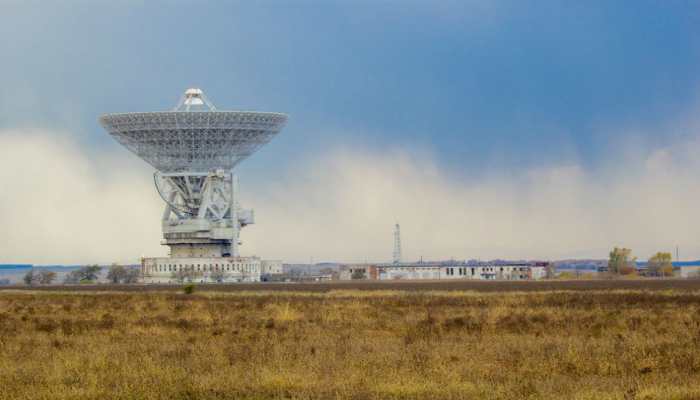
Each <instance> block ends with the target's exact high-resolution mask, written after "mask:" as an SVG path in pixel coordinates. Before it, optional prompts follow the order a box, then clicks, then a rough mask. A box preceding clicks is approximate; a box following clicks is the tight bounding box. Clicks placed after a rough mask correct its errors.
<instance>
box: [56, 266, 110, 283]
mask: <svg viewBox="0 0 700 400" xmlns="http://www.w3.org/2000/svg"><path fill="white" fill-rule="evenodd" d="M100 270H102V267H100V266H99V265H87V266H85V267H82V268H80V269H77V270H74V271H71V272H70V273H69V274H68V275H66V277H65V279H64V282H65V283H91V282H94V281H96V280H97V278H98V274H99V273H100Z"/></svg>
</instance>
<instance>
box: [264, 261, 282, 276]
mask: <svg viewBox="0 0 700 400" xmlns="http://www.w3.org/2000/svg"><path fill="white" fill-rule="evenodd" d="M282 272H283V271H282V261H281V260H262V261H261V273H262V274H263V275H280V274H282Z"/></svg>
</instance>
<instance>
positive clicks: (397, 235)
mask: <svg viewBox="0 0 700 400" xmlns="http://www.w3.org/2000/svg"><path fill="white" fill-rule="evenodd" d="M400 263H401V227H400V226H399V224H398V223H397V224H396V225H394V264H400Z"/></svg>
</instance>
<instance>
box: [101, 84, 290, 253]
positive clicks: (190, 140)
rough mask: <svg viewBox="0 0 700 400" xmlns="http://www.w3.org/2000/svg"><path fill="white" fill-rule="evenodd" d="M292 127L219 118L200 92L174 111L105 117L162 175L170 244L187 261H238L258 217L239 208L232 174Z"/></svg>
mask: <svg viewBox="0 0 700 400" xmlns="http://www.w3.org/2000/svg"><path fill="white" fill-rule="evenodd" d="M286 121H287V116H286V115H285V114H280V113H268V112H250V111H219V110H217V109H216V107H214V105H213V104H212V103H211V102H210V101H209V99H207V98H206V96H205V95H204V93H203V92H202V91H201V90H200V89H188V90H187V91H186V92H185V94H184V95H183V96H182V98H181V99H180V102H179V103H178V105H177V106H176V107H175V109H173V110H172V111H164V112H146V113H140V112H139V113H120V114H106V115H103V116H101V117H100V123H101V124H102V126H103V127H104V128H105V129H106V130H107V131H108V132H109V133H110V135H112V137H114V138H115V139H116V140H117V141H118V142H119V143H121V144H122V145H123V146H124V147H126V148H127V149H129V150H130V151H131V152H133V153H134V154H136V155H138V156H139V157H141V158H142V159H143V160H145V161H146V162H148V163H149V164H151V165H152V166H154V167H155V168H156V169H157V172H156V173H155V174H154V182H155V186H156V189H157V190H158V193H159V194H160V195H161V197H162V198H163V200H164V201H165V203H166V206H165V210H164V212H163V218H162V227H163V237H164V240H163V244H165V245H167V246H169V247H170V256H171V257H180V258H187V257H238V256H239V253H238V245H239V244H240V230H241V228H242V227H244V226H246V225H249V224H252V223H254V217H253V211H252V210H244V209H242V208H241V207H240V205H239V204H238V199H237V193H236V192H237V179H236V176H235V175H234V174H233V168H234V167H235V166H236V165H238V163H240V162H241V161H243V160H244V159H245V158H247V157H248V156H250V155H251V154H253V153H254V152H255V151H256V150H258V149H259V148H260V147H261V146H263V145H265V144H266V143H267V142H269V141H270V140H271V139H272V138H273V137H274V136H275V135H276V134H277V133H279V131H280V130H281V129H282V127H283V126H284V124H285V123H286Z"/></svg>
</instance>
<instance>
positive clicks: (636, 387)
mask: <svg viewBox="0 0 700 400" xmlns="http://www.w3.org/2000/svg"><path fill="white" fill-rule="evenodd" d="M0 398H2V399H106V398H107V399H109V398H122V399H268V398H280V399H336V398H337V399H384V398H394V399H403V398H407V399H469V398H473V399H521V398H545V399H547V398H551V399H555V398H556V399H697V398H700V292H698V291H695V290H656V291H647V290H629V289H626V290H604V291H603V290H588V291H535V292H528V293H525V292H518V291H513V292H488V293H477V292H464V291H400V290H373V291H360V290H335V291H319V292H303V291H299V292H285V291H278V292H260V291H257V292H256V291H242V292H230V293H216V292H201V291H197V292H196V293H195V294H193V295H185V294H180V293H175V292H155V291H152V292H128V293H127V292H121V293H120V292H51V291H41V292H39V291H1V292H0Z"/></svg>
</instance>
